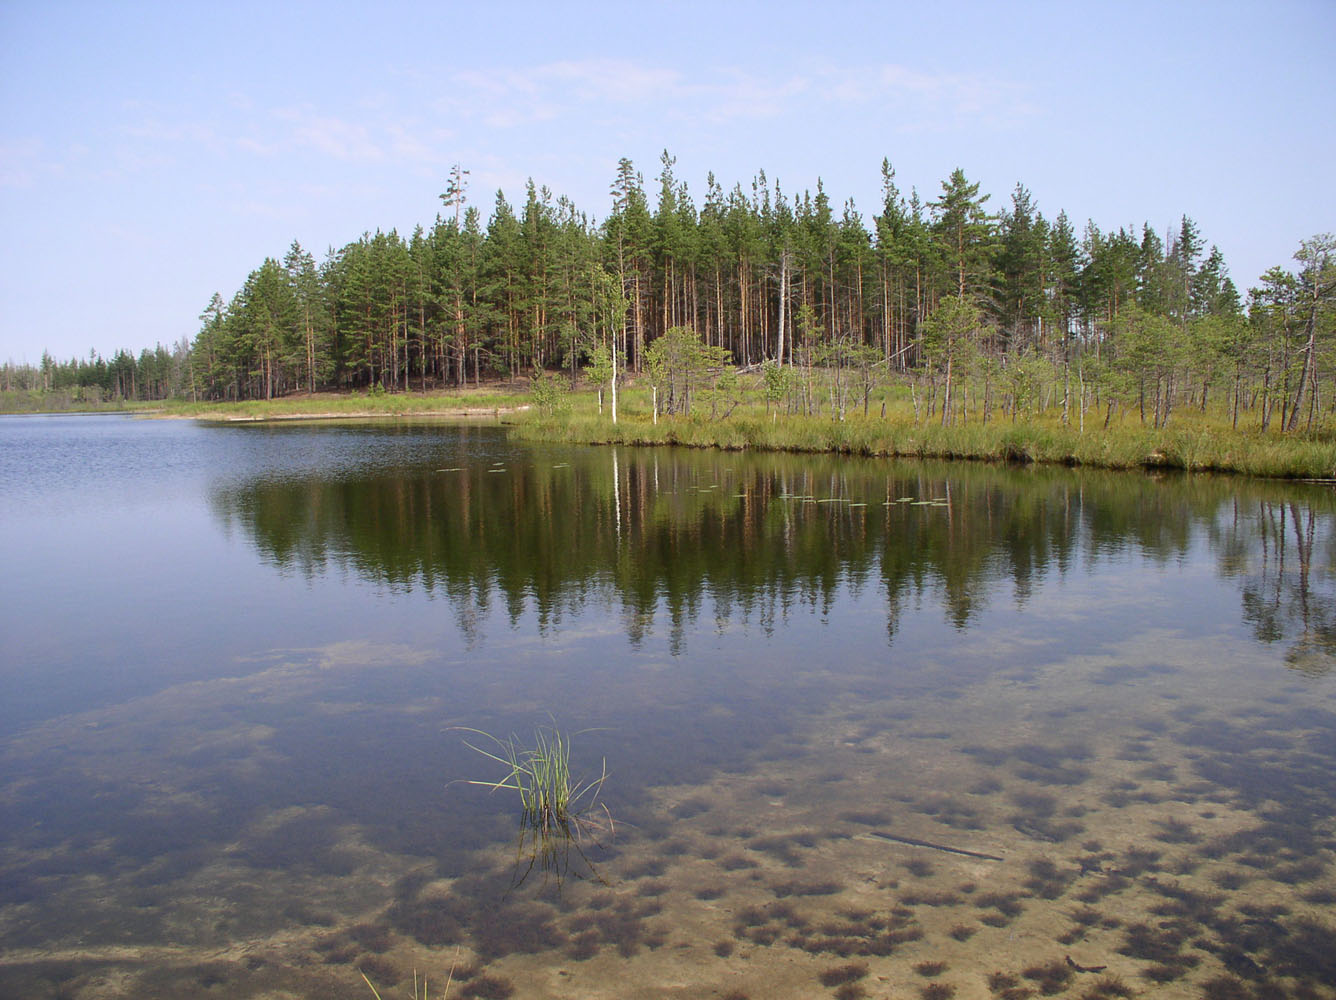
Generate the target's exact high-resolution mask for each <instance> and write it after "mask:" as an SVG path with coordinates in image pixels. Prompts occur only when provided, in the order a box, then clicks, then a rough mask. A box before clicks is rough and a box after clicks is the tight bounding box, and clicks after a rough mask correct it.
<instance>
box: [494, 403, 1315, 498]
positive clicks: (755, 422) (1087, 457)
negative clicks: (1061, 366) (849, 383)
mask: <svg viewBox="0 0 1336 1000" xmlns="http://www.w3.org/2000/svg"><path fill="white" fill-rule="evenodd" d="M625 398H626V399H627V404H626V405H625V406H623V407H622V408H621V411H620V413H619V421H618V423H617V424H616V425H613V424H612V422H611V419H610V417H609V416H608V415H607V414H605V415H603V416H602V417H600V416H598V415H597V413H596V412H594V411H593V410H591V409H590V408H589V407H587V406H580V405H574V406H572V407H571V409H570V411H569V412H568V413H566V414H558V415H552V416H546V415H543V414H540V413H536V412H532V411H531V412H529V413H526V414H522V415H517V416H514V417H510V418H507V422H508V423H509V424H510V425H511V426H512V428H513V433H514V434H515V435H516V436H517V437H520V438H524V439H528V440H534V441H556V442H567V443H581V444H626V445H682V446H687V447H699V448H722V449H729V450H736V449H755V450H762V451H790V452H830V453H836V454H851V455H866V456H876V457H899V458H932V459H972V460H979V461H987V462H1021V463H1030V462H1038V463H1051V464H1059V465H1071V466H1089V467H1093V468H1103V469H1174V470H1183V471H1188V472H1228V473H1240V474H1244V475H1252V476H1263V477H1273V478H1298V479H1331V478H1336V435H1334V434H1333V433H1332V432H1330V431H1325V432H1314V433H1312V434H1280V433H1278V432H1275V431H1274V430H1273V431H1272V432H1271V433H1268V434H1262V433H1261V432H1260V431H1257V430H1253V429H1241V430H1234V429H1233V428H1232V427H1231V426H1230V424H1229V421H1228V420H1227V419H1225V418H1224V417H1223V416H1222V415H1220V414H1217V413H1212V412H1209V411H1208V413H1206V414H1202V413H1200V412H1198V411H1196V410H1189V409H1187V408H1183V409H1181V410H1180V411H1177V412H1176V413H1175V414H1174V419H1173V421H1171V423H1170V425H1169V426H1168V427H1167V428H1164V429H1159V430H1156V429H1153V428H1151V427H1150V426H1149V425H1148V424H1147V425H1143V424H1142V423H1141V422H1140V421H1139V420H1138V419H1137V417H1136V415H1135V414H1128V415H1122V416H1120V417H1115V419H1114V420H1113V421H1112V422H1111V424H1110V426H1109V427H1108V428H1107V429H1105V428H1104V427H1103V421H1102V418H1098V417H1096V415H1095V413H1094V411H1093V410H1092V411H1090V412H1088V413H1087V415H1086V427H1085V430H1084V432H1082V430H1081V429H1080V428H1079V425H1078V421H1077V419H1076V417H1075V415H1073V417H1072V419H1071V422H1070V424H1068V425H1064V424H1063V423H1062V422H1061V419H1060V418H1059V416H1058V415H1057V413H1055V412H1050V413H1047V414H1039V415H1036V416H1034V417H1031V418H1022V419H1020V420H1018V421H1017V422H1015V423H1013V422H1012V421H1011V420H1010V418H1009V417H1004V416H1001V415H995V416H994V418H993V419H992V420H990V421H989V422H988V423H987V424H984V423H983V422H981V421H980V420H978V419H977V418H973V417H972V419H971V420H970V421H969V422H966V423H959V424H955V425H952V426H947V427H943V426H941V424H940V423H939V422H938V421H937V420H932V421H927V420H922V421H917V422H916V421H915V420H914V414H913V411H912V409H911V408H910V407H909V406H908V404H907V403H905V402H903V401H899V400H894V399H890V400H888V403H887V412H886V416H885V417H884V418H883V417H882V416H881V406H880V403H879V402H878V403H876V404H874V406H873V407H872V408H871V413H870V415H869V416H867V417H864V416H863V415H862V411H861V409H860V410H858V411H857V412H856V413H851V414H850V415H848V416H847V417H846V419H844V420H832V419H830V417H829V416H810V417H809V416H806V415H801V414H797V415H795V414H779V415H775V414H774V413H773V412H772V413H771V414H769V415H767V414H766V413H765V412H764V410H763V408H762V407H761V406H759V405H756V404H751V405H748V404H744V405H742V406H739V407H738V409H737V410H736V411H735V412H734V413H733V414H732V415H731V416H729V417H728V418H727V419H716V420H711V419H709V417H708V415H701V414H692V415H691V416H685V417H684V416H672V417H665V416H660V417H659V420H658V422H657V423H654V422H653V421H652V419H651V416H650V414H649V412H648V411H649V405H648V402H647V401H642V400H640V399H639V398H638V396H637V394H634V393H627V394H625Z"/></svg>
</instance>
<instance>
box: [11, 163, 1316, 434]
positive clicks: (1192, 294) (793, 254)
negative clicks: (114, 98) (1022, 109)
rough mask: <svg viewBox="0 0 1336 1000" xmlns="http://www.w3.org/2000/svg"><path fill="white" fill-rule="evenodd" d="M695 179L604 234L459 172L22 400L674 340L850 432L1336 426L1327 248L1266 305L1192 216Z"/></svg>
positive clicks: (313, 386) (433, 382)
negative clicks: (841, 196)
mask: <svg viewBox="0 0 1336 1000" xmlns="http://www.w3.org/2000/svg"><path fill="white" fill-rule="evenodd" d="M675 167H676V161H675V159H674V158H673V157H672V156H671V155H669V153H668V152H667V151H665V152H664V153H663V156H662V158H661V161H660V168H659V173H658V176H657V178H656V183H655V185H654V187H653V188H651V189H647V187H646V184H645V181H644V178H643V176H642V174H641V173H639V172H638V171H637V169H636V167H635V166H634V164H633V163H632V162H631V161H630V160H627V159H623V160H621V161H620V163H619V164H618V166H617V169H616V172H615V175H614V177H613V180H612V184H611V189H610V196H611V206H610V209H609V211H608V213H607V215H606V216H605V217H604V218H603V219H602V220H601V221H598V222H595V221H593V220H592V219H591V218H590V217H589V216H588V215H587V214H585V213H584V212H582V211H580V210H578V209H577V208H576V206H575V205H574V204H573V203H572V202H571V201H570V200H569V199H567V198H565V197H558V196H554V195H553V193H552V192H551V191H549V190H548V189H547V188H546V187H539V186H536V185H535V184H534V183H533V182H532V181H530V182H529V184H528V186H527V190H526V192H525V201H524V204H523V205H522V206H521V207H520V208H519V209H518V211H517V210H516V208H515V207H514V206H512V205H511V204H510V203H509V202H508V201H507V199H506V197H505V195H504V194H503V193H502V192H498V193H497V195H496V198H495V202H494V204H493V206H492V208H491V212H490V214H489V216H488V217H487V219H486V221H485V223H484V220H483V216H482V213H481V212H480V211H479V209H478V208H477V207H476V206H475V205H473V204H471V203H470V202H469V199H468V186H469V185H468V171H467V170H465V169H463V167H462V166H459V165H456V166H455V167H454V168H453V170H452V171H451V172H450V176H449V178H448V181H447V184H446V185H445V186H446V190H445V192H444V193H442V194H441V196H440V197H441V202H442V204H441V208H440V210H439V211H438V214H437V215H436V218H435V221H434V223H433V224H432V225H431V227H430V228H424V227H422V226H419V227H417V228H416V229H415V230H414V231H413V232H412V233H411V234H410V235H409V236H407V237H406V238H405V237H404V236H403V235H401V234H400V233H398V232H396V231H395V230H393V229H392V230H390V231H388V232H383V231H379V230H378V231H376V232H375V233H364V234H363V235H362V236H361V237H360V238H358V239H357V240H355V241H353V242H351V243H348V244H347V245H345V246H344V247H342V248H340V249H337V250H334V249H331V251H330V252H329V253H328V254H327V255H326V257H325V258H324V260H322V261H319V262H317V261H316V259H315V258H314V256H313V255H312V254H311V253H310V252H308V251H307V250H305V249H304V248H303V247H302V246H301V245H300V244H299V243H298V242H295V241H294V242H293V244H292V245H291V247H290V248H289V249H288V251H287V252H286V254H285V255H284V256H283V257H282V259H278V258H268V259H266V260H264V261H263V262H261V264H260V265H259V267H257V268H256V269H255V270H253V271H252V272H251V273H250V275H249V276H248V277H247V279H246V281H245V283H244V285H243V286H242V288H240V289H239V290H237V291H236V292H235V294H233V296H232V297H231V299H230V300H225V299H224V298H223V296H222V295H221V294H215V295H214V296H213V298H212V300H211V301H210V302H209V303H208V304H207V305H206V306H205V308H204V310H203V313H202V314H201V316H200V326H199V329H198V332H197V333H196V334H195V335H194V338H193V341H190V342H187V341H186V340H185V339H183V340H182V342H180V343H178V344H177V345H175V346H174V347H172V348H170V349H168V348H164V347H162V346H159V347H157V348H156V350H152V351H150V350H147V349H146V350H144V351H142V352H141V353H140V354H139V355H138V356H135V355H134V354H132V353H131V352H129V351H120V352H118V353H117V354H116V355H115V356H114V357H113V358H112V359H111V360H110V361H104V360H103V359H102V358H100V357H99V356H97V355H96V354H93V355H91V356H90V357H89V358H88V359H85V360H79V359H75V360H71V361H68V362H63V363H62V362H58V361H56V360H54V359H52V358H51V357H50V356H49V355H44V356H43V359H42V363H41V366H40V367H39V368H33V367H31V366H15V365H13V364H12V363H11V364H8V365H6V366H5V367H4V370H3V373H2V374H0V385H3V387H4V388H6V389H13V388H26V389H36V390H42V391H61V390H65V391H69V390H70V389H75V390H76V396H77V395H78V390H88V391H90V392H94V393H95V394H96V395H97V397H98V398H102V399H106V398H123V399H163V398H167V397H170V396H176V397H184V398H187V399H193V400H245V399H272V398H275V397H279V396H284V395H287V394H292V393H300V392H316V391H320V390H344V391H347V390H364V391H366V390H370V391H375V392H401V393H406V392H414V391H428V390H433V389H443V388H448V387H455V386H465V385H477V384H481V383H483V382H486V381H494V380H496V379H508V380H511V381H517V380H519V379H520V378H521V377H524V378H525V379H527V378H529V377H532V376H533V375H535V374H536V373H540V372H542V371H544V370H548V371H555V370H567V371H569V372H570V373H571V376H572V378H575V377H576V376H578V374H579V372H580V370H581V368H582V366H583V365H585V364H586V363H588V362H590V361H593V360H595V359H598V358H601V359H602V360H603V363H604V365H606V362H607V360H608V359H609V358H613V359H616V360H615V363H616V366H617V367H618V368H619V369H621V371H622V372H625V373H627V374H631V375H641V376H642V377H643V376H644V375H645V374H646V366H647V364H650V363H652V362H654V360H655V352H654V351H653V350H652V348H653V346H654V345H655V343H656V342H658V341H664V344H661V345H660V354H662V349H663V347H664V346H666V344H667V341H666V340H665V335H667V334H669V333H673V334H674V335H675V336H676V337H678V338H683V337H685V338H686V339H687V340H688V341H690V342H691V343H693V344H696V345H699V347H700V349H701V350H702V351H704V352H706V354H708V356H709V357H710V358H712V359H714V360H715V362H716V365H715V371H716V374H717V373H718V372H720V371H721V370H722V368H723V367H724V366H725V365H731V366H742V367H743V368H744V369H747V368H752V367H755V368H756V370H758V371H759V370H762V369H763V368H764V369H765V370H767V371H768V374H769V375H776V376H784V375H787V376H789V377H788V378H775V379H774V380H773V381H772V383H771V384H772V385H773V386H780V387H782V388H781V389H778V390H776V391H775V393H774V398H775V401H776V403H779V402H780V401H781V400H783V401H787V405H788V407H789V409H790V410H795V409H796V410H802V411H805V412H808V413H815V412H821V411H822V410H823V407H824V409H825V411H826V412H829V413H830V414H831V415H833V416H843V415H844V412H845V409H846V408H847V407H848V406H850V405H851V401H852V402H857V401H858V400H859V399H861V400H862V401H863V403H864V405H866V401H867V399H868V397H869V394H870V389H871V388H872V387H873V386H876V385H885V386H901V387H902V388H903V389H904V390H905V391H906V392H907V393H908V395H909V396H910V397H911V398H912V402H913V406H914V411H915V416H916V419H919V418H920V417H921V416H922V415H923V414H925V413H926V414H927V415H928V416H929V417H931V418H932V419H935V420H939V421H940V422H942V423H943V424H945V423H952V422H955V421H958V420H968V419H971V417H972V415H973V416H974V417H976V418H982V419H983V420H985V421H986V420H987V419H989V417H990V416H991V415H992V414H994V412H1002V413H1010V414H1011V415H1012V417H1013V419H1014V417H1015V415H1016V414H1017V413H1018V412H1020V413H1030V412H1034V411H1035V410H1040V411H1044V410H1049V409H1050V408H1057V407H1059V406H1060V407H1061V415H1062V419H1063V421H1064V423H1066V422H1068V421H1069V420H1070V419H1072V418H1073V414H1077V413H1079V415H1080V417H1081V419H1082V421H1083V426H1084V421H1085V420H1086V419H1089V418H1088V417H1087V416H1086V413H1087V410H1090V409H1091V408H1096V409H1095V413H1096V415H1097V418H1098V419H1102V420H1103V421H1104V422H1106V423H1107V421H1108V420H1109V419H1110V418H1111V417H1112V416H1113V415H1115V414H1116V413H1119V412H1123V413H1130V412H1133V411H1135V412H1136V413H1137V415H1138V416H1139V418H1140V420H1141V421H1142V422H1144V423H1147V424H1149V425H1152V426H1155V427H1161V426H1164V425H1165V424H1167V423H1168V421H1169V420H1170V418H1171V414H1172V413H1173V412H1174V410H1175V408H1176V407H1182V406H1189V405H1195V406H1198V407H1201V408H1203V409H1204V408H1205V407H1206V405H1207V402H1208V400H1209V401H1211V402H1212V403H1213V404H1215V405H1216V406H1217V407H1218V408H1223V409H1224V410H1225V411H1227V414H1228V419H1229V420H1230V421H1231V422H1232V423H1233V424H1234V426H1236V427H1237V426H1239V425H1240V421H1241V420H1244V419H1246V420H1248V421H1249V422H1250V425H1251V426H1254V427H1257V428H1260V429H1262V430H1268V429H1272V428H1277V427H1278V428H1280V429H1283V430H1290V431H1294V430H1300V429H1312V428H1313V427H1314V426H1316V425H1318V424H1320V422H1321V419H1322V416H1323V414H1324V413H1325V412H1327V411H1329V410H1331V408H1332V406H1333V404H1336V351H1333V347H1336V343H1333V341H1334V340H1336V338H1333V336H1332V334H1333V309H1332V299H1333V296H1334V294H1336V261H1334V260H1333V249H1336V239H1333V237H1331V236H1330V235H1323V236H1316V237H1314V238H1312V239H1310V240H1306V241H1304V242H1303V243H1302V245H1301V246H1300V248H1299V250H1298V252H1297V253H1296V255H1295V265H1296V266H1295V267H1293V268H1292V269H1286V268H1284V267H1279V266H1278V267H1274V268H1272V269H1271V270H1269V271H1267V272H1266V273H1265V274H1264V275H1262V277H1261V280H1260V284H1259V286H1258V287H1256V288H1252V289H1250V290H1249V291H1248V292H1247V294H1246V295H1244V294H1241V293H1240V291H1239V290H1238V289H1237V288H1236V286H1235V285H1234V283H1233V281H1232V280H1231V278H1230V276H1229V273H1228V268H1227V266H1226V263H1225V261H1224V258H1223V256H1222V254H1221V253H1220V251H1219V250H1218V249H1217V248H1216V247H1214V246H1208V245H1207V243H1206V240H1205V238H1204V237H1203V235H1202V233H1201V231H1200V229H1199V227H1198V225H1197V224H1196V223H1195V222H1194V221H1193V220H1192V219H1191V218H1188V217H1186V216H1184V217H1182V218H1181V219H1180V220H1178V221H1177V222H1176V223H1175V224H1173V225H1172V226H1170V227H1169V228H1167V229H1166V230H1165V231H1163V232H1159V231H1157V230H1156V229H1155V228H1153V227H1152V226H1151V225H1150V224H1149V223H1143V224H1142V225H1141V226H1140V227H1139V228H1137V227H1135V226H1131V227H1124V228H1119V229H1117V230H1116V231H1112V230H1111V231H1107V232H1106V231H1101V229H1100V228H1099V227H1098V226H1097V225H1096V224H1095V223H1093V222H1087V223H1086V224H1085V225H1084V226H1083V227H1081V228H1080V229H1079V231H1078V228H1077V227H1076V225H1074V224H1073V222H1072V220H1071V219H1070V218H1069V217H1068V216H1067V214H1066V213H1065V212H1058V214H1057V215H1056V216H1054V217H1053V218H1051V219H1050V218H1048V217H1046V216H1045V215H1044V213H1043V212H1042V211H1041V210H1040V209H1039V206H1038V204H1037V202H1036V199H1035V197H1034V196H1033V195H1032V194H1031V192H1030V191H1029V190H1027V189H1026V188H1025V187H1024V186H1023V185H1021V184H1018V185H1017V186H1016V187H1015V189H1014V190H1013V191H1012V192H1011V194H1010V196H1009V198H1008V199H1007V201H1006V204H1003V205H1000V206H994V205H993V204H991V201H992V199H991V196H990V195H989V194H987V193H981V192H980V185H979V184H978V183H975V182H971V181H970V180H969V179H968V178H967V176H966V174H965V173H964V171H963V170H959V169H957V170H955V171H953V172H952V173H951V175H950V176H949V177H948V178H946V179H945V180H944V181H942V182H941V189H940V191H939V192H938V193H937V194H936V196H935V197H933V198H931V199H929V200H924V198H922V197H921V196H920V195H919V193H918V192H917V190H912V189H911V191H910V192H909V194H908V195H906V194H905V193H904V192H902V191H901V190H900V188H899V187H898V186H897V184H896V175H895V170H894V168H893V167H892V165H891V164H890V163H889V161H883V163H882V165H881V204H880V205H878V206H877V207H876V211H875V212H874V213H873V214H872V216H871V218H870V221H869V220H867V219H865V217H864V216H863V214H862V213H861V212H860V210H859V209H858V208H857V207H856V206H855V204H854V202H853V200H852V199H848V200H845V201H844V202H843V204H842V205H841V206H839V207H838V208H837V207H836V206H835V205H834V204H833V203H832V200H831V198H830V196H829V195H828V194H827V192H826V191H825V189H824V186H823V185H822V183H821V182H820V181H819V180H818V182H817V185H816V190H815V191H814V192H813V191H810V190H804V191H803V192H802V193H801V194H796V193H795V194H789V193H786V192H785V191H783V190H782V189H781V187H780V185H779V183H778V182H771V181H770V180H769V179H768V178H767V176H766V174H765V173H764V172H760V173H758V174H757V175H756V177H754V178H753V179H752V181H751V182H750V184H747V185H745V186H744V185H743V184H741V183H739V184H736V185H735V186H734V187H733V188H732V189H731V190H728V191H725V190H724V188H723V187H722V186H720V184H719V183H718V182H717V181H716V180H715V178H714V176H713V175H712V174H711V175H710V176H709V178H708V180H707V184H706V190H705V192H704V197H703V199H702V200H701V201H700V203H699V205H698V204H697V201H696V199H695V198H694V197H693V195H692V194H691V192H690V191H689V190H688V188H687V185H686V184H685V183H684V182H682V181H680V180H679V179H678V177H677V176H676V174H675V172H674V171H675ZM786 368H787V369H788V372H785V371H784V369H786ZM813 371H818V372H820V373H821V376H820V383H821V385H820V387H817V386H816V384H815V381H814V379H813V377H812V375H811V373H812V372H813ZM832 372H833V373H834V375H833V376H832V375H831V373H832ZM802 373H806V375H805V376H804V375H803V374H802ZM619 374H620V372H619ZM649 374H650V378H651V380H653V379H655V378H664V377H671V373H669V375H668V376H665V375H664V372H663V366H662V365H659V366H658V369H657V370H656V371H655V372H653V373H649ZM716 383H717V379H716ZM1324 384H1325V385H1327V386H1328V387H1329V390H1328V391H1324V389H1323V386H1324ZM656 385H657V383H656ZM832 385H834V386H835V387H836V388H835V389H832V388H831V387H832ZM665 402H666V408H672V407H673V406H674V405H677V406H679V407H680V406H681V405H683V404H684V403H689V397H684V396H683V395H682V394H681V393H679V394H677V397H676V399H674V398H673V395H672V393H671V389H670V390H669V393H668V398H667V399H666V400H665Z"/></svg>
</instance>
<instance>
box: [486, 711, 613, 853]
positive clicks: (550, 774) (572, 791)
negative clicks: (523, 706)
mask: <svg viewBox="0 0 1336 1000" xmlns="http://www.w3.org/2000/svg"><path fill="white" fill-rule="evenodd" d="M462 731H463V732H467V733H473V734H475V735H476V736H479V737H482V738H483V739H484V740H486V741H488V742H489V744H490V747H491V748H490V749H489V747H488V746H479V745H478V744H477V743H470V742H469V741H468V740H465V741H464V744H465V746H467V747H469V749H471V750H475V751H477V752H478V753H480V754H482V755H483V756H484V757H487V758H489V759H491V760H494V761H496V762H497V763H499V764H502V765H504V766H505V767H506V768H508V772H507V774H506V775H505V776H504V777H503V778H501V780H499V781H480V780H467V781H466V782H465V784H469V785H481V786H482V787H484V788H491V789H493V790H495V789H501V788H510V789H514V790H515V791H516V792H518V793H519V798H520V805H521V807H522V808H523V810H524V818H525V821H526V822H527V823H529V824H530V825H531V826H532V827H533V828H534V829H535V830H538V831H540V832H544V833H555V832H559V831H560V832H567V833H574V832H579V829H580V825H581V824H583V823H589V822H591V819H590V817H591V816H592V815H593V814H594V813H596V812H598V811H599V810H601V811H602V817H601V819H602V820H605V821H606V822H605V823H604V822H595V823H594V825H596V826H599V827H600V828H602V827H604V826H606V827H607V828H608V829H611V828H612V815H611V814H610V813H609V812H608V810H607V807H606V806H602V805H601V804H600V803H599V801H598V796H599V792H600V791H601V790H602V788H603V783H604V782H605V781H606V780H607V778H608V762H607V760H606V759H605V760H604V761H603V763H602V767H601V770H600V772H599V776H598V777H597V778H594V779H593V780H590V781H580V780H577V779H576V778H575V777H574V776H573V775H572V773H571V737H570V736H569V735H567V734H565V733H562V732H561V730H559V729H558V728H557V727H556V726H555V725H552V726H541V727H539V728H538V729H536V730H534V741H533V745H532V746H526V745H525V744H523V743H521V742H520V740H519V738H518V737H516V736H514V735H513V734H512V735H511V736H509V737H507V738H506V739H501V738H500V737H497V736H493V735H492V734H491V733H486V732H483V731H482V730H480V729H468V728H464V729H463V730H462ZM575 735H579V734H578V733H577V734H575Z"/></svg>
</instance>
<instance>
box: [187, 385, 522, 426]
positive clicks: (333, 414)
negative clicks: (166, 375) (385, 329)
mask: <svg viewBox="0 0 1336 1000" xmlns="http://www.w3.org/2000/svg"><path fill="white" fill-rule="evenodd" d="M528 402H529V400H528V398H527V396H526V395H525V393H524V392H522V391H520V390H518V389H517V390H510V389H507V388H505V387H495V386H493V387H489V388H487V389H486V390H479V389H459V390H453V391H449V392H430V393H421V392H405V393H393V392H353V393H334V392H322V393H316V394H315V395H313V396H312V395H300V396H285V397H283V398H282V399H267V400H266V399H257V400H246V401H244V402H231V403H230V402H196V403H192V402H190V401H189V400H180V399H178V400H171V401H169V402H167V403H165V404H162V407H163V410H162V412H163V415H164V416H169V417H191V418H194V419H197V420H285V419H288V420H290V419H295V418H299V417H301V418H308V419H311V418H320V417H330V418H340V417H345V418H346V417H363V416H372V417H395V416H403V417H411V416H464V415H472V414H478V413H481V414H486V413H489V412H495V411H497V410H501V411H509V410H514V409H516V408H519V407H523V406H526V405H527V404H528Z"/></svg>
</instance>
